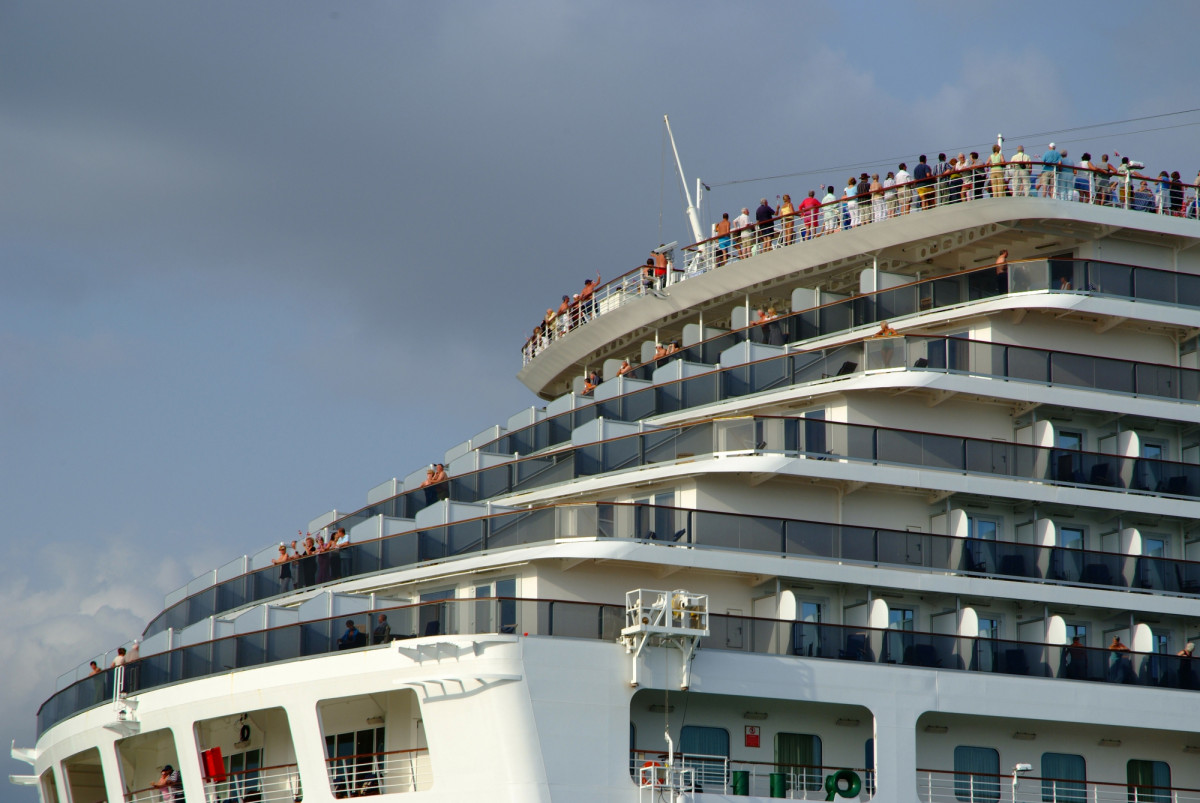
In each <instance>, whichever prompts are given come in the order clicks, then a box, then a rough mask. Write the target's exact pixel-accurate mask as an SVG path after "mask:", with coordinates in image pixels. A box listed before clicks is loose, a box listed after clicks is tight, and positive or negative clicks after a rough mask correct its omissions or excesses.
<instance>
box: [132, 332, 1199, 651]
mask: <svg viewBox="0 0 1200 803" xmlns="http://www.w3.org/2000/svg"><path fill="white" fill-rule="evenodd" d="M854 348H855V350H854V351H847V350H845V349H840V350H834V351H831V352H818V353H805V354H798V355H785V357H783V358H776V359H775V360H772V361H766V362H764V363H755V364H750V365H748V366H738V367H736V368H730V369H727V370H726V371H722V372H714V373H713V374H708V375H704V376H699V377H693V378H692V379H688V380H685V381H684V382H682V383H678V384H677V385H675V386H673V387H670V388H647V389H645V390H642V391H638V392H635V393H633V394H627V396H626V397H623V398H622V399H620V400H614V403H613V404H611V405H608V403H605V405H606V406H602V407H599V408H597V407H596V406H592V407H589V408H585V410H583V411H575V412H576V413H578V415H572V416H571V417H569V418H568V419H567V420H565V421H564V420H563V418H562V417H559V418H558V419H556V420H551V421H548V422H540V424H539V425H538V428H535V429H533V430H531V431H530V432H531V433H532V435H533V436H534V440H533V441H532V443H530V444H529V445H530V446H531V447H535V446H537V445H538V444H539V442H540V441H539V440H538V438H543V439H544V440H546V441H553V442H555V443H558V442H565V441H566V440H567V439H569V438H570V433H571V432H572V430H573V428H574V427H577V426H580V425H582V424H583V423H586V420H588V419H589V417H591V418H595V417H599V416H600V415H601V413H608V415H604V416H603V417H605V418H611V419H615V420H620V419H621V418H622V412H623V411H628V412H633V413H634V414H636V408H637V407H639V406H642V407H644V406H649V405H656V406H659V407H665V408H670V407H675V408H677V409H679V408H683V407H687V406H690V405H692V404H699V403H703V402H704V401H713V400H717V399H719V398H720V397H721V396H723V395H724V391H725V390H726V389H732V390H734V391H737V390H738V388H737V387H735V386H736V385H738V384H739V383H740V389H741V390H745V391H747V392H750V391H751V390H752V389H756V388H764V387H780V386H786V385H789V384H793V383H794V384H802V383H804V382H812V381H822V379H821V376H822V375H823V374H830V373H833V374H835V375H836V374H837V373H839V372H840V371H841V368H839V367H838V366H845V365H847V364H850V365H853V366H854V367H857V365H858V364H859V363H863V364H865V365H866V366H867V367H868V368H871V369H875V368H879V369H887V370H891V369H892V368H893V367H894V368H897V369H900V368H903V369H905V370H915V371H944V372H952V373H971V374H973V375H984V376H996V377H1000V378H1004V379H1009V380H1014V381H1028V382H1038V383H1049V384H1056V385H1064V386H1072V387H1097V388H1099V389H1103V390H1105V391H1106V392H1124V393H1130V394H1137V395H1142V396H1151V397H1158V398H1168V399H1175V400H1181V401H1182V400H1185V399H1188V398H1191V397H1193V396H1196V395H1200V372H1197V371H1193V370H1190V369H1183V368H1175V367H1172V366H1160V365H1153V364H1149V363H1135V362H1131V361H1127V360H1116V359H1110V358H1105V357H1092V356H1088V355H1080V354H1070V353H1066V352H1050V351H1044V350H1040V349H1028V348H1024V347H1019V346H1005V345H999V344H993V343H979V342H976V341H969V340H963V339H959V338H940V337H935V338H887V339H881V340H875V341H865V343H860V344H857V345H856V346H855V347H854ZM659 393H662V394H663V395H661V396H660V395H657V394H659ZM639 394H650V395H649V396H648V397H646V398H642V399H639V398H638V395H639ZM1189 403H1190V402H1189ZM543 425H544V426H543ZM731 452H733V453H747V454H751V453H755V452H762V453H774V454H789V455H796V456H804V457H809V458H820V459H823V460H830V459H841V460H852V461H859V462H862V461H865V462H870V463H873V464H890V465H897V466H919V467H922V468H931V469H938V470H944V471H951V472H956V473H962V472H970V473H976V474H981V475H993V476H1003V477H1016V478H1021V479H1032V480H1038V481H1041V482H1046V483H1053V484H1058V485H1078V486H1091V487H1096V488H1103V489H1106V490H1113V491H1121V492H1123V493H1131V492H1132V493H1149V494H1166V495H1171V496H1177V497H1180V498H1185V499H1194V498H1200V465H1196V464H1194V463H1185V462H1175V461H1167V460H1156V459H1149V458H1142V457H1132V456H1125V455H1118V454H1110V453H1102V452H1084V451H1078V450H1068V449H1056V448H1048V447H1039V446H1029V445H1022V444H1016V443H1011V442H1003V441H993V440H984V439H976V438H965V437H958V436H950V435H943V434H940V433H932V432H921V431H916V430H901V429H892V428H886V427H873V426H867V425H859V424H844V423H838V422H829V421H824V420H821V419H815V418H769V417H757V418H743V419H727V420H716V421H712V420H710V421H698V422H695V423H691V424H688V425H685V426H680V427H672V428H661V429H653V430H647V431H646V432H644V433H639V434H637V435H630V436H626V437H622V438H614V439H611V440H607V441H601V442H597V443H593V444H588V445H583V446H579V447H574V448H565V449H559V450H558V451H553V452H547V453H543V454H540V455H537V456H534V457H529V458H525V459H520V460H513V461H510V462H507V463H504V464H501V465H497V466H492V467H490V468H486V469H482V470H480V471H477V472H472V473H469V474H463V475H459V476H456V477H452V478H451V479H450V481H449V482H448V483H447V484H446V488H445V491H446V498H448V499H450V500H452V501H458V502H482V501H486V500H489V499H491V498H494V497H497V496H502V495H506V494H511V493H519V492H523V491H530V490H535V489H537V488H543V487H546V486H549V485H552V484H555V483H561V482H567V481H570V480H572V479H575V478H578V477H583V476H593V475H598V474H603V473H606V472H610V471H617V470H621V469H628V468H634V467H638V466H647V465H653V464H656V463H670V462H673V461H677V460H680V459H695V458H696V457H699V456H702V455H712V454H728V453H731ZM425 490H426V489H417V490H415V491H408V492H405V493H403V494H400V495H398V496H396V497H392V498H391V499H388V500H385V501H383V502H380V503H378V504H375V505H372V506H370V507H367V508H364V509H362V510H360V511H358V512H356V513H354V514H351V515H350V516H348V517H346V518H344V519H341V520H340V521H341V523H342V525H343V526H347V527H349V526H352V525H353V524H355V523H357V522H359V521H366V520H368V519H370V518H373V517H375V516H379V515H382V516H389V517H396V518H411V517H412V516H414V515H415V514H416V512H417V511H419V510H421V509H423V508H424V507H426V506H427V505H428V504H431V500H430V499H428V497H427V496H426V494H425ZM433 501H436V500H433ZM522 518H528V519H529V521H527V522H523V523H522ZM495 521H496V523H497V524H499V525H502V526H503V529H504V530H505V532H504V534H503V536H502V537H501V536H499V535H498V534H497V536H496V537H495V538H491V535H492V534H491V533H490V527H489V526H487V525H485V526H483V529H482V530H481V529H480V525H470V526H469V525H467V524H461V525H451V526H450V527H451V529H449V530H446V529H445V528H431V529H429V530H423V531H413V532H408V533H401V534H399V535H396V536H389V537H388V538H385V539H379V540H377V541H368V542H364V543H363V544H354V545H351V546H349V547H346V548H343V549H340V550H338V551H337V552H335V553H332V558H331V559H332V560H334V561H336V562H337V566H338V570H337V572H336V576H338V577H350V576H354V575H358V574H364V573H369V572H375V571H381V570H383V569H388V568H395V567H398V566H406V565H414V564H417V563H420V562H422V561H425V560H434V559H446V558H452V557H455V556H457V555H459V554H461V553H463V552H473V551H478V550H480V549H488V548H493V547H494V546H500V545H504V546H514V545H518V544H524V543H533V542H538V541H546V540H552V539H553V538H554V535H553V533H552V529H547V528H548V527H550V525H551V524H552V523H553V522H546V521H542V522H540V523H539V521H538V519H537V517H536V516H535V514H534V512H533V511H523V512H522V513H519V514H505V516H503V517H500V518H497V519H496V520H495ZM444 530H445V531H444ZM485 530H488V532H485ZM459 533H469V535H459ZM447 538H450V539H451V541H449V542H446V541H445V539H447ZM489 539H490V543H489ZM308 560H311V558H310V559H308ZM292 571H293V576H296V571H297V570H296V568H295V566H293V567H292ZM279 573H280V570H279V567H267V568H264V569H260V570H257V571H254V572H250V573H247V574H244V575H240V576H238V577H235V578H232V579H231V580H228V581H224V582H221V583H216V584H214V585H211V586H209V587H208V588H206V589H204V590H202V591H199V592H197V593H196V594H193V595H191V596H188V597H186V598H184V599H183V600H181V601H180V602H178V603H176V604H175V605H173V606H171V607H169V608H167V609H165V610H164V611H163V612H162V613H161V614H159V616H157V617H155V619H154V620H153V621H152V622H151V623H150V625H149V626H148V627H147V631H146V632H147V633H148V634H153V633H156V632H158V631H160V630H162V629H165V628H167V627H172V628H175V629H182V628H183V627H186V626H188V625H190V624H193V623H195V622H198V621H201V620H202V619H205V618H207V617H208V616H211V615H213V614H214V613H217V612H219V611H223V610H229V609H231V608H235V607H239V606H241V605H244V604H247V603H249V602H254V601H259V600H264V599H268V598H270V597H273V596H277V595H279V594H282V593H285V592H286V591H288V590H289V589H288V588H286V587H285V585H284V583H283V582H282V581H281V580H280V578H279Z"/></svg>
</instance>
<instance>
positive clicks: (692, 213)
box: [663, 114, 708, 243]
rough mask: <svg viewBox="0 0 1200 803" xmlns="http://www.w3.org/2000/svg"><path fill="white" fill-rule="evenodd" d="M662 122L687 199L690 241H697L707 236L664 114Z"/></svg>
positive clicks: (668, 121)
mask: <svg viewBox="0 0 1200 803" xmlns="http://www.w3.org/2000/svg"><path fill="white" fill-rule="evenodd" d="M663 122H664V123H666V124H667V138H668V139H670V140H671V152H672V153H674V154H675V169H676V171H677V172H678V173H679V183H680V184H682V185H683V197H684V198H686V199H687V218H688V223H689V224H691V227H692V237H693V238H694V239H693V240H692V242H697V243H698V242H700V241H701V240H706V239H708V238H707V235H705V234H704V232H703V230H702V229H701V228H700V213H699V212H698V211H697V210H696V207H695V205H694V204H693V203H692V194H691V192H689V191H688V186H687V179H686V178H684V176H683V164H682V163H681V162H680V161H679V149H678V148H676V147H675V135H674V134H672V133H671V120H670V118H669V117H667V115H665V114H664V115H663Z"/></svg>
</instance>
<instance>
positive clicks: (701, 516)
mask: <svg viewBox="0 0 1200 803" xmlns="http://www.w3.org/2000/svg"><path fill="white" fill-rule="evenodd" d="M783 529H784V523H783V522H782V521H779V520H776V519H766V518H760V517H757V516H737V515H727V514H723V513H699V512H698V513H694V514H692V525H691V542H692V543H694V544H700V545H702V546H713V547H724V548H728V549H742V550H753V551H755V552H775V553H780V552H782V551H783Z"/></svg>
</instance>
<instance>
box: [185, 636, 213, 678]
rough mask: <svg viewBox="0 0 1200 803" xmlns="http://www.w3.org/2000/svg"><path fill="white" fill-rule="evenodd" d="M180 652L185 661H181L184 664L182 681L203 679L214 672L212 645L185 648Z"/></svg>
mask: <svg viewBox="0 0 1200 803" xmlns="http://www.w3.org/2000/svg"><path fill="white" fill-rule="evenodd" d="M180 652H181V657H182V659H183V660H182V661H181V663H182V664H183V675H182V678H181V679H182V680H190V679H192V678H198V677H203V676H204V675H209V674H212V672H213V671H214V670H213V662H212V644H211V643H206V644H196V645H194V646H191V647H184V648H183V649H182V650H181V651H180Z"/></svg>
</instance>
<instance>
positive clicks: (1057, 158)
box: [1042, 142, 1062, 198]
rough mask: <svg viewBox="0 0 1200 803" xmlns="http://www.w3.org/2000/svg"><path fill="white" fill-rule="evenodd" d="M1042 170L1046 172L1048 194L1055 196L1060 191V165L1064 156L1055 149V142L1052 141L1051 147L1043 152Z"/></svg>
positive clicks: (1051, 196)
mask: <svg viewBox="0 0 1200 803" xmlns="http://www.w3.org/2000/svg"><path fill="white" fill-rule="evenodd" d="M1042 162H1043V164H1042V172H1044V173H1045V174H1046V195H1047V196H1048V197H1050V198H1054V197H1056V195H1057V192H1058V181H1057V178H1058V165H1059V164H1060V163H1061V162H1062V156H1061V155H1060V154H1059V152H1058V151H1057V150H1055V149H1054V143H1053V142H1051V143H1050V148H1049V149H1048V150H1047V151H1046V152H1045V153H1043V154H1042Z"/></svg>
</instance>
